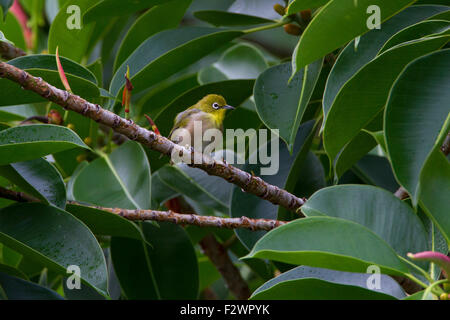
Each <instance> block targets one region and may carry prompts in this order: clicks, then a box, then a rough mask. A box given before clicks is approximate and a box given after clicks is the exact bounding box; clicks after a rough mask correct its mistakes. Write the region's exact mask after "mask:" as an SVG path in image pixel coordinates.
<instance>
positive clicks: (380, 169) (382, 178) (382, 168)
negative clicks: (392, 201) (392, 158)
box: [353, 154, 399, 193]
mask: <svg viewBox="0 0 450 320" xmlns="http://www.w3.org/2000/svg"><path fill="white" fill-rule="evenodd" d="M353 172H354V173H355V174H356V175H357V176H358V177H359V178H360V179H361V180H363V181H364V182H365V183H367V184H371V185H374V186H378V187H381V188H383V189H386V190H388V191H390V192H392V193H394V192H395V191H397V189H398V188H399V185H398V183H397V181H396V180H395V177H394V173H393V172H392V168H391V164H390V162H389V160H388V159H386V158H385V157H380V156H376V155H373V154H368V155H365V156H364V157H363V158H362V159H360V160H359V161H358V162H357V163H356V164H355V165H354V167H353Z"/></svg>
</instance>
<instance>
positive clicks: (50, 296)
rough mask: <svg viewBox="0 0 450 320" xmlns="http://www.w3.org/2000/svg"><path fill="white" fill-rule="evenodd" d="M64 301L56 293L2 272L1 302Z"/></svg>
mask: <svg viewBox="0 0 450 320" xmlns="http://www.w3.org/2000/svg"><path fill="white" fill-rule="evenodd" d="M2 299H5V300H64V298H63V297H61V296H60V295H59V294H57V293H56V292H54V291H52V290H50V289H47V288H46V287H43V286H40V285H38V284H36V283H33V282H30V281H26V280H23V279H20V278H17V277H13V276H10V275H7V274H5V273H2V272H0V300H2Z"/></svg>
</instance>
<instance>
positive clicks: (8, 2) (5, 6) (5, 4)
mask: <svg viewBox="0 0 450 320" xmlns="http://www.w3.org/2000/svg"><path fill="white" fill-rule="evenodd" d="M13 2H14V1H13V0H1V1H0V8H1V9H2V12H3V17H2V18H3V20H4V19H5V17H6V14H7V13H8V10H9V8H10V7H11V6H12V4H13ZM0 20H2V19H0ZM3 20H2V21H3Z"/></svg>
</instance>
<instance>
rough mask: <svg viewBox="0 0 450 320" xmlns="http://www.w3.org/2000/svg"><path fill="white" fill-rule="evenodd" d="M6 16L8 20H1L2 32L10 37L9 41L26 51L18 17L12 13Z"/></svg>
mask: <svg viewBox="0 0 450 320" xmlns="http://www.w3.org/2000/svg"><path fill="white" fill-rule="evenodd" d="M0 1H1V0H0ZM5 15H6V20H4V19H0V30H1V31H2V32H3V33H4V34H5V36H6V37H8V39H9V41H11V42H13V43H14V46H16V47H18V48H21V49H23V50H26V48H27V46H26V44H25V39H24V37H23V32H22V28H21V27H20V24H19V22H18V21H17V19H16V17H15V16H14V15H13V14H12V13H11V12H8V13H7V14H6V13H5Z"/></svg>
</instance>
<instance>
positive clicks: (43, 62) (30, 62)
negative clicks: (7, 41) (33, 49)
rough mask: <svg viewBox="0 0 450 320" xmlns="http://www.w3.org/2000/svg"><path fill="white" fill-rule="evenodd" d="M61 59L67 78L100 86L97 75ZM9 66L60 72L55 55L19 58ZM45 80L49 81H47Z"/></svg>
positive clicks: (34, 55) (10, 62)
mask: <svg viewBox="0 0 450 320" xmlns="http://www.w3.org/2000/svg"><path fill="white" fill-rule="evenodd" d="M59 59H60V61H61V65H62V66H63V68H64V73H65V74H66V76H67V75H74V76H77V77H79V78H83V79H85V80H88V81H90V82H92V83H93V84H95V85H97V84H98V82H97V79H96V78H95V75H94V74H93V73H92V72H91V71H89V69H87V68H86V67H84V66H82V65H81V64H78V63H76V62H75V61H73V60H70V59H67V58H64V57H59ZM8 64H10V65H12V66H15V67H17V68H20V69H24V70H29V69H43V70H52V71H58V66H57V65H56V56H55V55H53V54H32V55H27V56H24V57H18V58H15V59H13V60H10V61H8ZM45 80H46V81H47V79H45ZM70 85H72V83H70Z"/></svg>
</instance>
